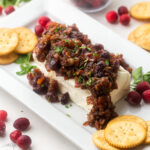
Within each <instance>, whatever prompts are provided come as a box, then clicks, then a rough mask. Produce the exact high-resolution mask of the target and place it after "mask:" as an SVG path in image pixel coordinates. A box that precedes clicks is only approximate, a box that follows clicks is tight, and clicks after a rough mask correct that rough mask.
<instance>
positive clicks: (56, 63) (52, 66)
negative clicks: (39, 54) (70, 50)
mask: <svg viewBox="0 0 150 150" xmlns="http://www.w3.org/2000/svg"><path fill="white" fill-rule="evenodd" d="M49 67H50V69H52V70H57V69H58V68H59V60H58V59H56V58H51V60H50V62H49Z"/></svg>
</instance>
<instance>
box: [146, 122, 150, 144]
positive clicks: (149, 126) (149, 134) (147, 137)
mask: <svg viewBox="0 0 150 150" xmlns="http://www.w3.org/2000/svg"><path fill="white" fill-rule="evenodd" d="M146 123H147V125H148V129H147V136H146V139H145V143H146V144H149V143H150V121H147V122H146Z"/></svg>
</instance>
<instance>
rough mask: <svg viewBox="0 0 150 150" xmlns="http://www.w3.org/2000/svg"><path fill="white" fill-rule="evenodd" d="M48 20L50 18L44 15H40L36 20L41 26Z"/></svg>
mask: <svg viewBox="0 0 150 150" xmlns="http://www.w3.org/2000/svg"><path fill="white" fill-rule="evenodd" d="M49 21H51V20H50V19H49V18H48V17H46V16H42V17H40V18H39V20H38V22H39V24H40V25H41V26H43V27H45V25H46V24H47V23H48V22H49Z"/></svg>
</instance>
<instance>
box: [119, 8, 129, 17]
mask: <svg viewBox="0 0 150 150" xmlns="http://www.w3.org/2000/svg"><path fill="white" fill-rule="evenodd" d="M128 12H129V11H128V8H127V7H125V6H120V7H119V9H118V14H119V15H120V16H121V15H123V14H128Z"/></svg>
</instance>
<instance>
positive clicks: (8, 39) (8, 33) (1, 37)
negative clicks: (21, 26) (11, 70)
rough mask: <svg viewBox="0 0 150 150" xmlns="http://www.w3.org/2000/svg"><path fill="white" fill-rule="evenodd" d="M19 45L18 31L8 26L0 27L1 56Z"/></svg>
mask: <svg viewBox="0 0 150 150" xmlns="http://www.w3.org/2000/svg"><path fill="white" fill-rule="evenodd" d="M17 45H18V35H17V33H16V32H14V31H13V30H11V29H8V28H0V56H2V55H7V54H9V53H11V52H12V51H14V49H15V48H16V46H17Z"/></svg>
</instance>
